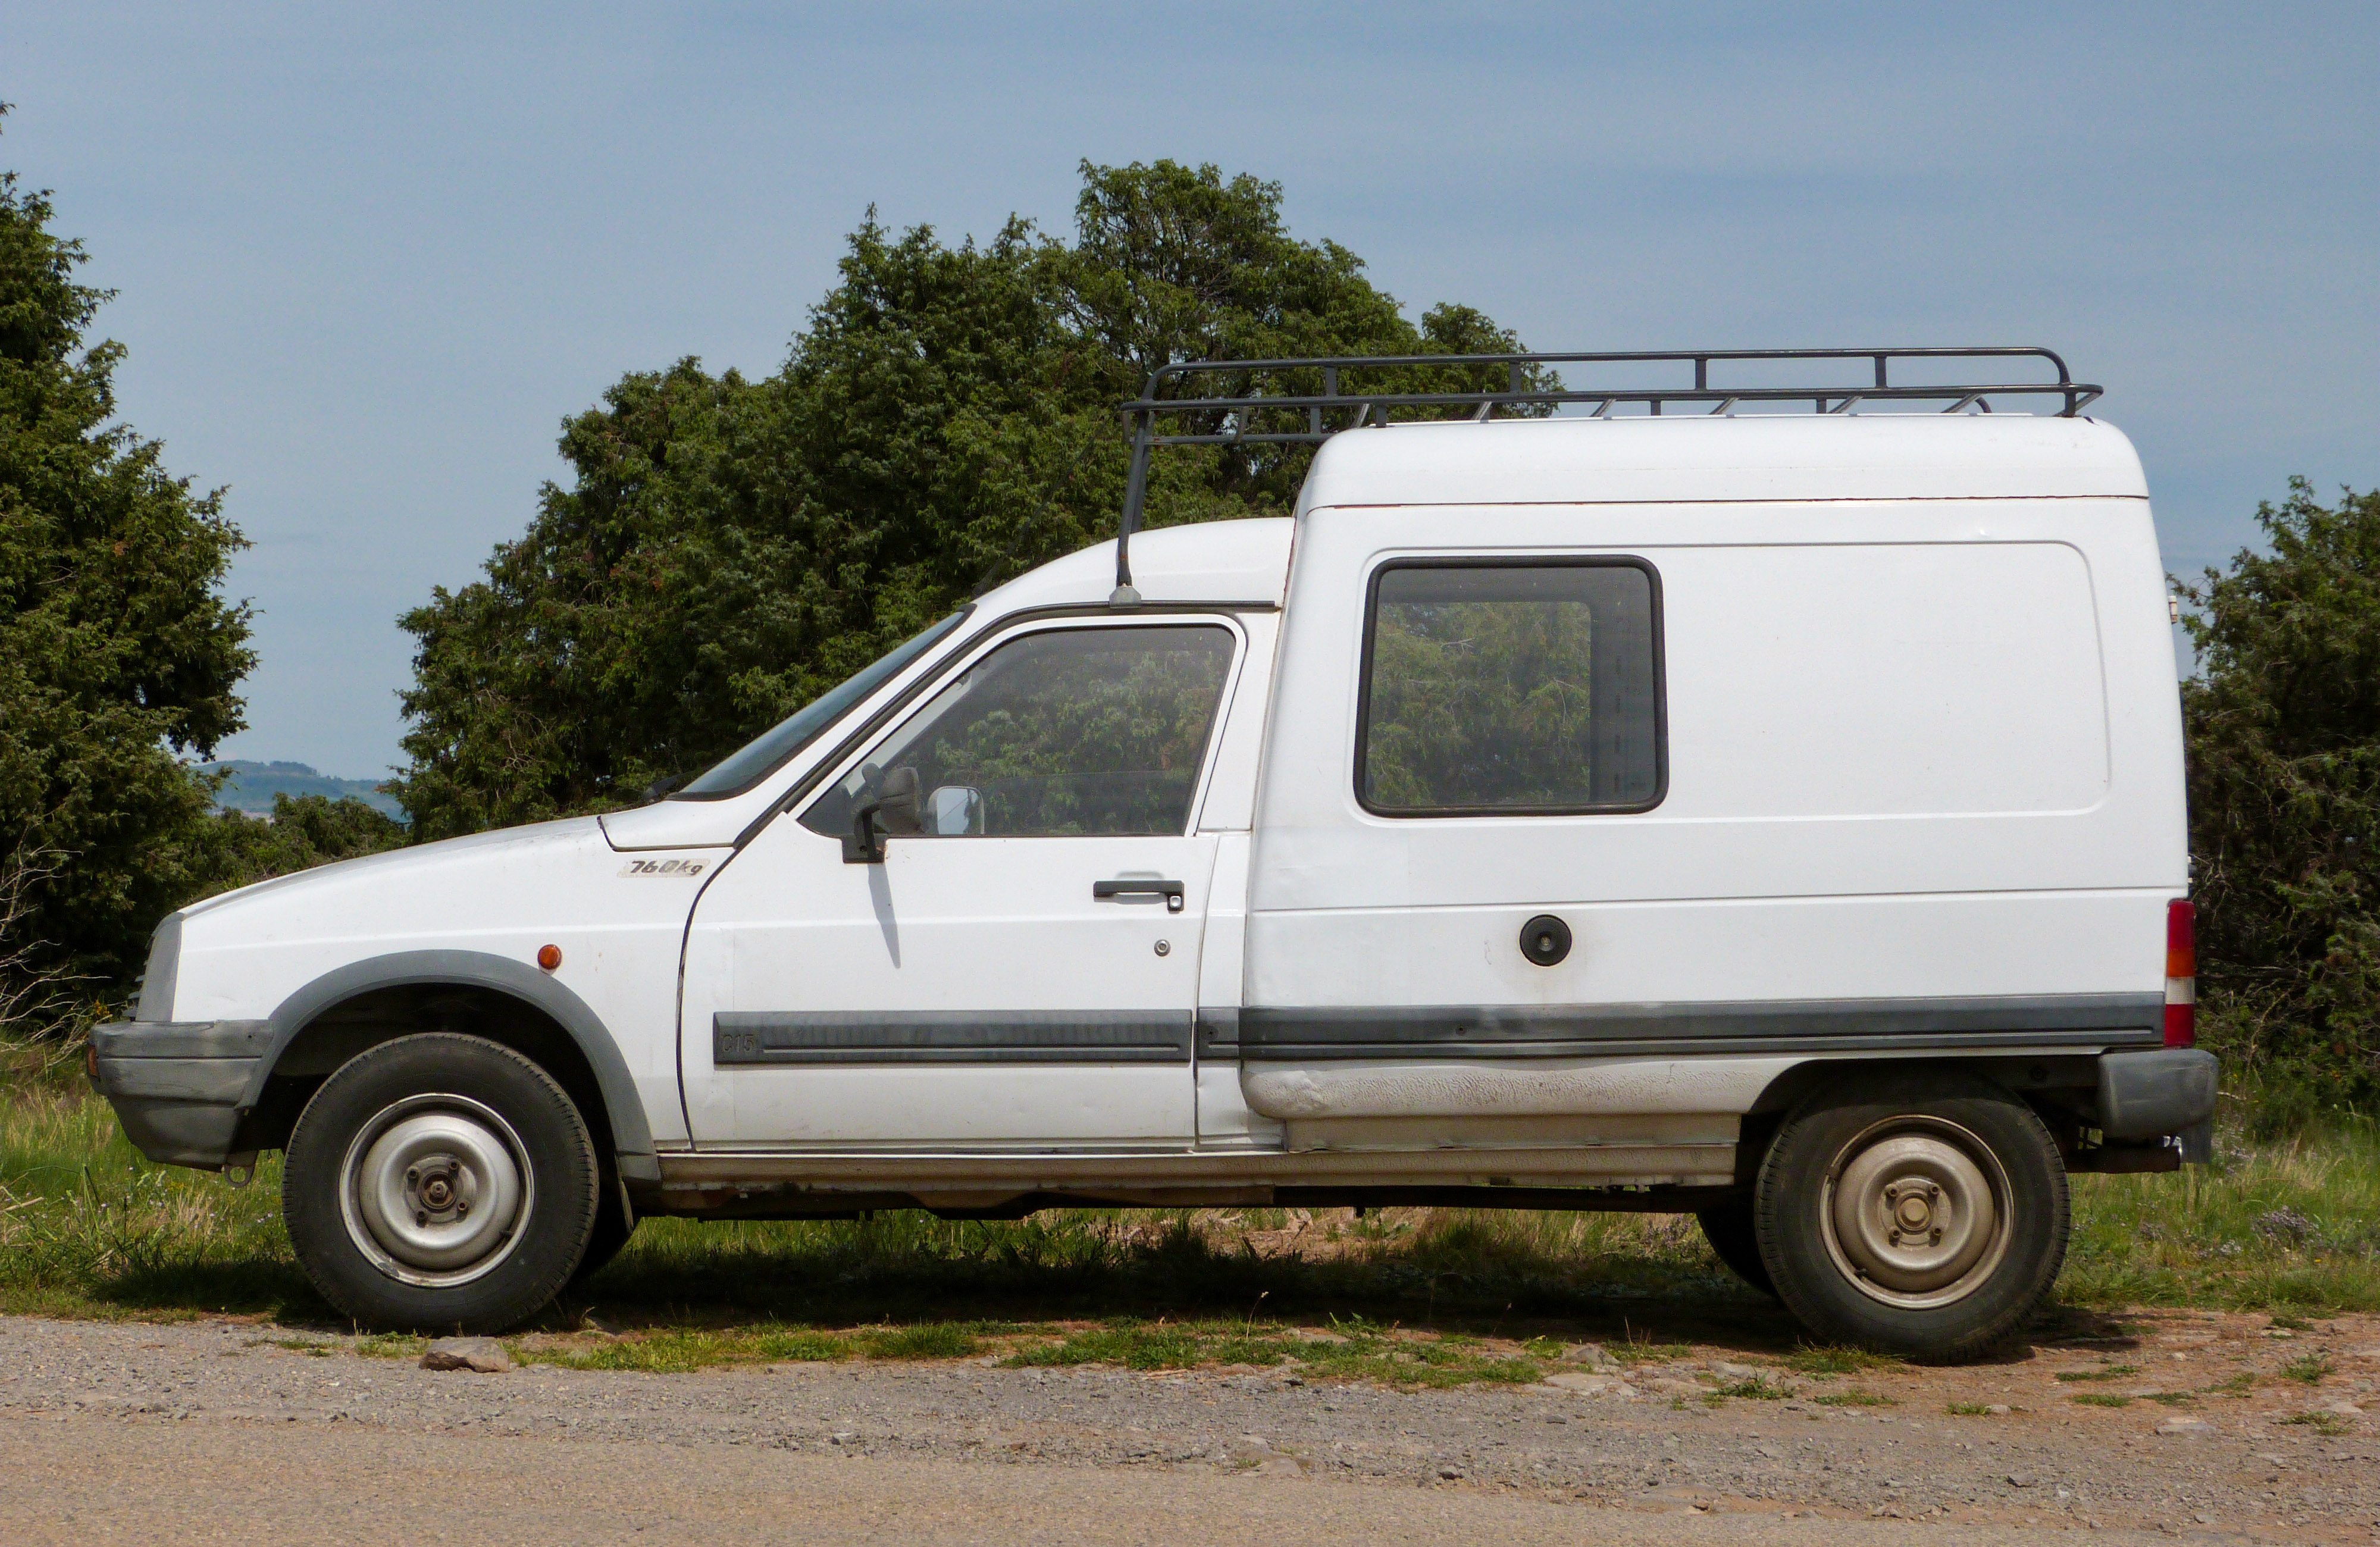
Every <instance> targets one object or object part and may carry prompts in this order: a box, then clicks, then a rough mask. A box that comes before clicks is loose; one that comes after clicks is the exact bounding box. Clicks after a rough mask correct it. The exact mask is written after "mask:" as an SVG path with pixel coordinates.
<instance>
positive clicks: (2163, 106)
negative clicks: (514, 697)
mask: <svg viewBox="0 0 2380 1547" xmlns="http://www.w3.org/2000/svg"><path fill="white" fill-rule="evenodd" d="M2375 68H2380V6H2374V5H2372V4H2370V3H2369V0H2363V3H2362V4H2352V5H2335V6H2318V5H2307V6H2291V5H2255V6H2247V5H2242V6H2190V5H2181V4H2163V5H2155V6H2138V7H2128V6H2115V5H2109V6H2071V5H2066V4H2059V5H2039V6H2035V5H2024V4H2003V5H1997V6H1949V5H1938V6H1937V5H1907V4H1902V5H1892V6H1860V5H1837V6H1825V7H1816V6H1775V5H1767V6H1717V5H1709V6H1706V5H1691V4H1677V5H1667V6H1595V5H1587V4H1580V3H1573V4H1567V5H1545V6H1538V5H1531V4H1525V3H1520V0H1500V3H1497V4H1492V5H1486V4H1483V5H1459V4H1446V3H1444V0H1439V3H1434V4H1426V5H1402V4H1381V3H1375V4H1371V5H1366V6H1343V5H1332V6H1319V5H1317V6H1282V5H1280V4H1278V3H1273V4H1262V5H1237V4H1226V3H1220V0H1208V3H1204V4H1201V5H1198V6H1140V7H1133V6H1115V5H1112V4H1100V5H1063V6H1061V5H1009V6H989V5H977V6H951V5H941V6H928V5H905V4H897V3H878V4H870V5H865V6H862V5H851V6H801V5H767V6H763V5H735V4H722V5H708V6H696V5H680V6H605V5H599V4H583V5H577V6H568V7H563V6H552V7H540V6H454V7H447V8H441V7H438V6H406V7H385V6H379V7H362V6H340V7H334V6H273V5H268V4H252V5H243V6H236V7H234V6H205V5H190V4H176V5H162V4H161V5H153V6H119V5H111V4H105V3H102V0H79V4H77V5H75V6H32V5H24V4H20V5H15V6H5V7H0V100H5V101H6V102H9V103H11V104H15V110H14V111H13V112H12V113H11V114H10V115H9V116H8V117H7V119H6V123H5V130H0V166H6V167H9V168H13V169H14V170H15V171H17V172H18V174H19V176H20V177H21V178H22V180H23V182H24V183H25V184H26V185H29V186H30V187H32V188H46V189H53V190H55V202H56V206H57V218H56V227H57V229H58V230H60V231H61V232H62V233H64V234H67V235H71V236H75V237H79V238H82V239H83V240H84V242H85V243H86V244H87V245H88V247H89V249H90V251H91V263H90V265H89V266H88V268H87V269H86V270H85V274H84V278H85V282H86V283H90V284H94V285H98V286H106V287H110V288H113V289H115V290H116V291H117V292H118V296H117V298H116V299H115V300H114V301H113V302H111V303H110V304H109V305H108V306H107V307H106V308H105V309H104V310H103V311H102V313H101V316H100V323H99V329H100V331H101V332H102V333H103V334H104V335H106V336H108V337H112V338H115V339H117V340H120V341H121V342H122V343H123V344H125V345H126V346H127V347H128V350H129V351H130V353H129V359H128V361H127V362H126V364H125V366H124V367H123V370H122V372H121V374H120V376H119V378H118V383H119V405H120V408H121V409H122V412H123V415H124V418H125V419H126V420H127V421H128V422H129V423H130V424H132V425H133V426H134V427H135V428H136V429H138V430H139V432H140V433H142V434H143V435H146V436H150V437H153V438H157V439H162V440H163V441H164V443H165V446H166V451H165V456H166V461H167V465H168V466H169V467H170V468H171V469H173V470H174V471H175V472H176V473H177V474H179V475H183V476H187V477H188V478H189V479H191V480H192V481H193V482H194V483H195V484H196V485H198V486H200V487H202V488H211V487H214V486H218V485H225V486H228V490H229V493H228V495H227V509H228V513H229V514H230V515H231V517H232V518H233V519H234V520H235V521H236V522H237V524H238V525H239V526H240V528H241V529H242V530H244V531H245V532H246V533H247V534H248V536H249V538H250V539H251V540H252V541H253V543H254V546H253V547H252V548H251V549H250V550H249V551H248V552H247V553H245V554H242V555H241V556H240V558H239V560H238V561H237V566H236V567H235V568H234V570H233V573H232V576H231V579H230V583H229V591H230V592H231V594H233V595H234V596H236V597H239V598H244V599H248V600H250V601H252V603H253V604H254V606H255V608H256V613H257V616H256V623H255V639H254V643H255V646H256V648H257V650H258V652H259V653H260V655H261V662H260V664H259V666H258V668H257V670H256V672H255V673H254V675H253V676H251V677H250V678H249V682H248V684H247V698H248V721H249V728H248V729H247V730H244V731H242V732H240V733H239V734H238V735H237V736H235V737H232V738H231V739H230V740H229V741H227V742H225V744H224V746H223V748H222V749H221V752H222V754H223V755H225V756H231V757H244V758H256V759H268V760H269V759H289V760H294V761H303V762H308V763H311V764H312V765H314V766H315V767H317V768H319V769H321V770H322V771H323V772H324V773H327V774H337V775H341V776H346V777H377V776H380V775H382V774H384V773H385V772H387V771H388V770H389V769H391V768H392V767H393V766H395V765H396V764H397V763H398V762H399V761H400V752H399V749H398V745H397V743H398V737H400V736H401V735H402V734H403V723H402V719H401V716H400V714H399V712H398V706H397V700H396V693H397V690H398V688H401V687H402V686H403V685H404V684H405V683H406V682H407V680H408V679H409V676H410V664H409V663H410V653H409V649H408V646H409V643H410V640H409V639H408V637H407V636H406V635H405V634H403V633H402V632H401V631H400V630H399V629H398V628H397V627H396V624H395V619H396V617H397V615H398V614H400V613H401V612H403V611H404V610H406V609H407V608H408V607H412V606H416V605H419V603H422V602H424V601H426V600H428V599H429V597H430V595H431V590H432V588H433V587H437V586H445V587H447V588H449V589H455V588H459V587H460V586H463V585H465V584H468V583H469V582H470V581H471V580H472V579H474V578H475V577H476V576H477V575H478V574H479V572H480V566H481V565H482V564H483V563H484V562H485V561H486V559H487V557H488V554H489V553H490V551H491V550H492V548H493V546H494V545H495V544H496V543H498V542H503V541H504V540H506V539H508V538H511V537H514V536H516V535H517V534H518V533H519V532H520V531H521V530H523V529H524V528H525V527H526V525H527V524H528V520H529V518H530V517H531V515H532V514H533V513H534V510H535V508H536V501H537V496H538V491H539V488H540V485H541V484H542V483H543V482H544V481H548V480H555V479H561V478H563V477H565V469H564V468H563V466H562V464H561V461H560V459H559V458H558V457H557V456H556V455H555V452H554V440H555V437H556V434H557V432H558V429H559V426H560V423H561V421H562V420H563V419H564V417H565V416H566V415H569V414H572V413H575V412H577V411H579V410H582V409H584V408H588V407H589V406H592V405H593V404H595V403H596V402H597V401H598V400H599V399H600V397H601V393H602V391H603V389H604V388H605V387H606V386H607V385H609V384H611V383H613V382H614V381H616V380H617V379H618V378H619V377H620V376H621V375H622V374H623V373H625V372H630V371H637V370H650V369H654V368H658V367H661V366H664V365H666V364H668V363H669V362H670V361H672V360H674V359H678V358H680V357H682V356H687V355H693V356H698V357H700V358H701V359H703V360H704V362H705V363H706V364H708V365H709V366H710V367H711V368H713V369H721V368H725V367H728V366H735V367H738V368H741V369H742V370H744V371H745V372H747V373H755V374H760V373H766V372H771V371H773V370H774V369H776V367H777V366H778V365H779V364H780V363H781V362H782V360H783V358H784V355H785V352H786V349H787V347H788V343H789V341H790V340H791V339H792V338H793V336H794V335H795V334H796V333H797V332H798V331H799V330H800V329H801V328H802V326H803V325H804V322H805V319H806V317H807V311H808V309H809V308H810V307H811V306H812V305H813V304H814V303H815V302H816V301H817V300H818V299H819V298H820V296H821V295H822V294H823V293H824V291H825V290H826V288H827V287H828V286H830V285H831V284H832V283H833V280H834V264H835V261H836V259H837V258H838V257H839V256H840V255H841V253H842V251H843V249H844V238H845V237H846V236H847V234H848V233H849V232H850V231H851V230H852V229H853V228H854V227H855V226H856V225H858V224H859V222H860V221H861V220H862V219H863V218H864V217H865V215H866V213H867V211H868V208H869V206H870V205H874V206H875V207H876V209H877V210H878V212H879V215H880V219H881V220H883V221H884V222H885V223H886V224H888V225H893V226H899V227H906V226H909V225H918V224H927V225H932V226H933V227H935V229H936V230H937V231H938V232H940V233H941V234H942V235H943V236H944V237H945V238H950V239H956V238H960V237H963V236H965V235H967V234H969V233H974V234H977V235H989V234H990V233H991V232H992V231H994V230H996V229H997V228H998V226H999V225H1000V224H1001V222H1002V220H1004V219H1005V218H1006V217H1007V216H1008V215H1009V214H1011V213H1017V214H1022V215H1024V216H1026V217H1027V218H1029V219H1031V220H1033V221H1035V222H1037V223H1038V224H1039V225H1041V226H1043V227H1044V228H1045V229H1048V230H1050V231H1053V232H1057V233H1064V232H1066V231H1067V230H1069V229H1070V228H1071V221H1072V217H1073V207H1074V199H1075V191H1076V189H1077V187H1078V183H1079V177H1078V173H1077V170H1076V169H1077V164H1078V163H1080V162H1081V161H1082V160H1084V159H1085V158H1088V159H1090V160H1092V161H1094V162H1099V163H1103V164H1121V163H1125V162H1131V161H1135V160H1138V161H1147V160H1153V159H1155V158H1158V157H1161V156H1162V157H1172V158H1173V159H1175V160H1179V161H1185V162H1194V163H1195V162H1213V163H1215V164H1219V165H1220V166H1221V167H1222V168H1223V169H1224V171H1225V172H1227V173H1238V172H1250V173H1254V174H1257V176H1259V177H1266V178H1269V179H1273V180H1276V181H1278V182H1280V183H1281V185H1282V188H1283V190H1284V194H1285V200H1284V209H1285V212H1286V216H1287V219H1288V221H1289V224H1290V226H1291V229H1292V231H1293V234H1295V235H1296V236H1298V237H1301V238H1306V239H1318V238H1330V239H1333V240H1336V241H1338V242H1341V243H1342V244H1344V245H1345V246H1347V247H1349V248H1351V249H1352V250H1354V251H1355V252H1356V253H1358V254H1360V255H1361V256H1362V257H1363V258H1364V259H1365V260H1366V262H1367V264H1368V265H1369V267H1368V273H1369V274H1370V276H1371V278H1372V279H1373V281H1374V282H1375V283H1376V284H1378V285H1379V286H1382V287H1383V288H1385V289H1386V290H1388V291H1389V292H1390V294H1392V295H1394V296H1396V297H1397V298H1399V299H1400V300H1401V301H1402V302H1403V303H1404V304H1405V305H1406V307H1407V308H1408V310H1409V311H1412V312H1414V313H1415V315H1418V313H1419V312H1420V311H1422V310H1424V309H1425V308H1427V307H1428V306H1430V305H1432V304H1435V303H1437V302H1439V301H1442V300H1460V301H1464V302H1468V303H1470V304H1472V305H1475V306H1478V307H1480V308H1482V309H1484V310H1485V311H1488V313H1489V314H1490V315H1491V316H1493V317H1495V318H1496V319H1497V320H1498V321H1499V322H1500V323H1503V324H1505V325H1506V326H1509V327H1512V328H1515V329H1517V330H1518V332H1519V333H1520V335H1521V336H1522V338H1523V339H1524V341H1525V342H1526V343H1527V344H1528V345H1529V346H1530V347H1536V348H1541V349H1628V348H1680V347H1696V348H1706V347H1790V346H1823V345H1854V346H1873V345H1903V344H1976V343H2022V344H2043V345H2046V346H2048V347H2052V348H2055V349H2057V350H2058V351H2059V352H2060V353H2062V354H2063V355H2064V356H2065V357H2066V359H2067V360H2068V361H2069V363H2070V365H2071V366H2072V367H2073V368H2074V371H2075V373H2076V374H2077V375H2078V376H2079V377H2080V378H2082V379H2083V380H2085V381H2091V382H2096V383H2100V384H2105V385H2106V387H2107V396H2106V398H2105V399H2104V400H2102V401H2101V402H2100V403H2099V404H2097V405H2095V408H2094V409H2093V410H2092V411H2093V412H2094V413H2095V414H2097V415H2098V416H2100V417H2103V418H2105V419H2107V420H2110V421H2112V422H2114V423H2116V424H2117V425H2119V426H2120V427H2121V428H2123V429H2124V430H2125V431H2126V432H2128V433H2129V434H2130V435H2131V437H2132V440H2133V442H2134V443H2135V445H2138V447H2139V448H2140V452H2141V455H2142V457H2143V462H2144V463H2145V465H2146V467H2147V469H2148V475H2149V483H2150V489H2151V493H2152V497H2153V502H2154V506H2155V511H2156V516H2157V524H2158V529H2159V535H2160V541H2161V542H2162V545H2163V548H2164V553H2165V557H2166V561H2167V566H2168V568H2170V569H2174V570H2177V571H2180V572H2184V573H2190V572H2194V571H2195V570H2197V569H2198V568H2200V567H2201V566H2205V565H2208V564H2216V563H2221V562H2222V561H2224V560H2225V559H2227V558H2228V556H2229V555H2230V554H2232V553H2234V552H2235V551H2237V550H2238V549H2239V548H2240V546H2242V545H2243V544H2247V543H2251V542H2253V541H2254V540H2255V537H2256V527H2255V522H2254V518H2253V517H2254V511H2255V507H2256V504H2257V502H2258V501H2259V500H2261V499H2278V498H2280V497H2281V496H2282V495H2284V494H2285V493H2286V492H2287V481H2288V479H2289V476H2290V475H2291V474H2298V473H2301V474H2303V475H2305V476H2306V477H2308V478H2310V479H2312V480H2313V482H2314V483H2315V485H2316V486H2317V488H2318V489H2321V490H2324V491H2335V490H2336V489H2337V487H2338V485H2339V484H2341V483H2351V484H2353V485H2355V486H2356V487H2358V488H2369V487H2371V486H2373V485H2374V484H2375V483H2380V435H2375V432H2374V425H2375V418H2374V385H2375V384H2380V110H2375V109H2374V105H2373V97H2372V93H2371V82H2372V80H2373V79H2374V72H2375Z"/></svg>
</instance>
